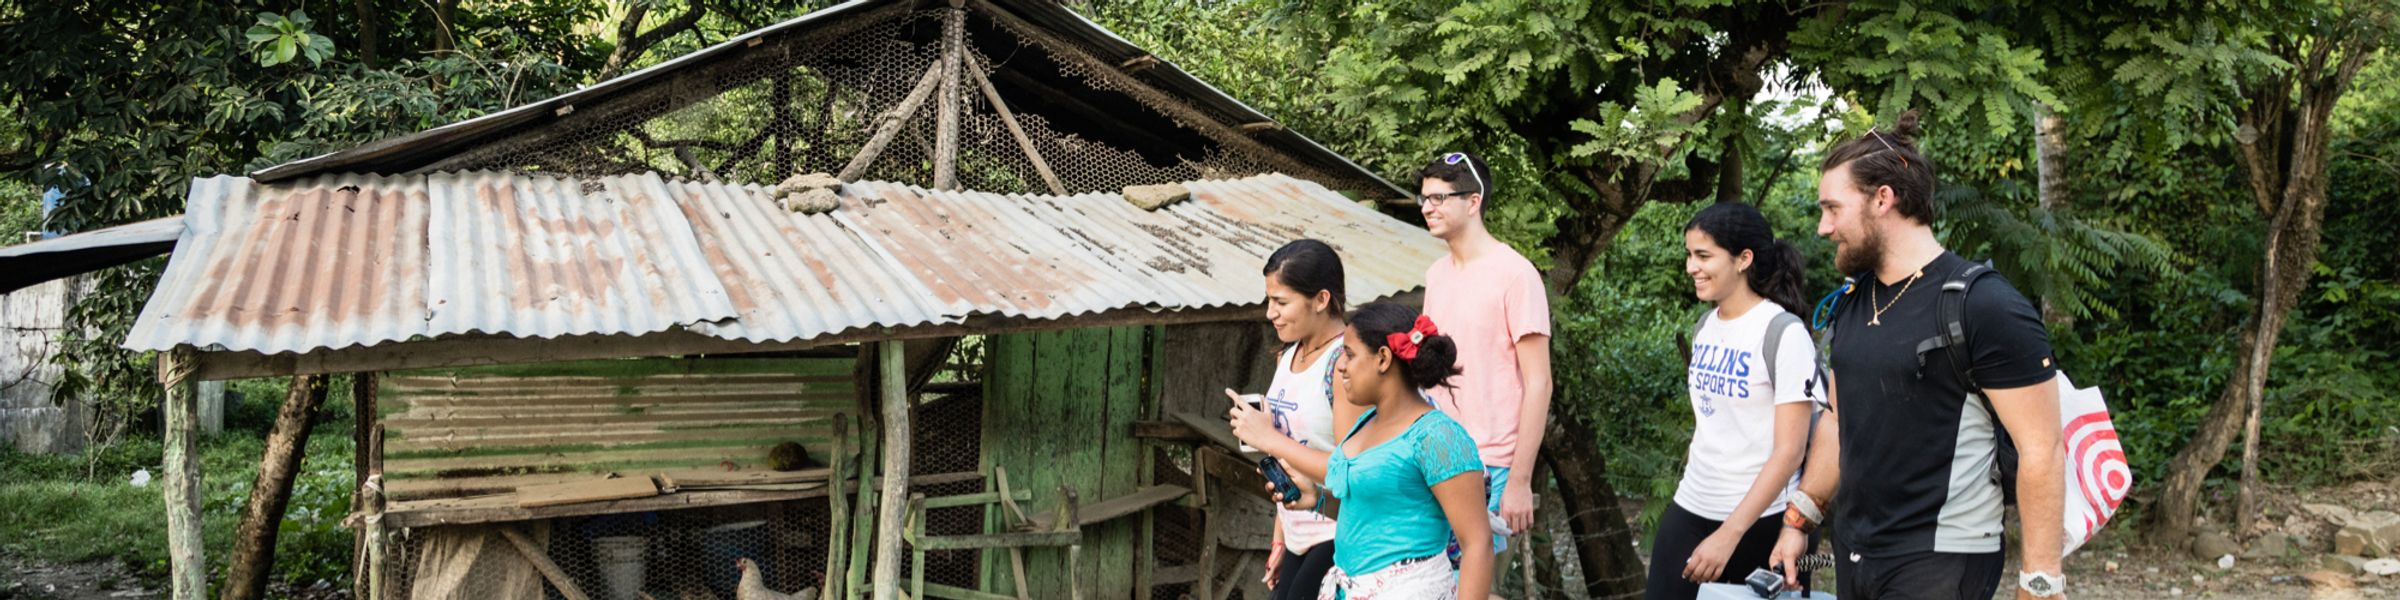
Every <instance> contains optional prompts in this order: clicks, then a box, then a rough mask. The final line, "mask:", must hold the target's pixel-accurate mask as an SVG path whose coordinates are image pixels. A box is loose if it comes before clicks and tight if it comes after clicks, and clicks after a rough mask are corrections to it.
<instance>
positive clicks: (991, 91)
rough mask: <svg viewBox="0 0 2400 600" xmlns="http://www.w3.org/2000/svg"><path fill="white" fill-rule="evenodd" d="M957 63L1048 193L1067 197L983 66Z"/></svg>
mask: <svg viewBox="0 0 2400 600" xmlns="http://www.w3.org/2000/svg"><path fill="white" fill-rule="evenodd" d="M959 63H960V64H962V65H965V66H966V71H967V74H968V75H971V76H974V77H975V87H977V88H981V89H982V90H983V99H984V101H985V102H990V103H992V112H996V113H1000V124H1002V125H1007V126H1008V135H1009V137H1013V138H1017V148H1018V149H1021V150H1024V151H1025V160H1026V161H1028V162H1032V163H1033V171H1034V173H1036V174H1039V175H1041V176H1042V183H1043V184H1045V185H1048V186H1050V193H1052V194H1056V195H1060V196H1065V195H1067V186H1066V185H1065V184H1062V183H1059V181H1058V174H1057V173H1053V172H1051V171H1050V161H1046V160H1042V151H1041V150H1040V149H1037V148H1035V147H1034V146H1033V138H1032V137H1031V136H1027V135H1025V128H1024V127H1022V126H1019V125H1018V124H1017V114H1016V113H1014V112H1010V111H1009V110H1008V102H1006V101H1003V100H1001V99H1000V90H999V89H998V88H994V87H992V78H990V77H987V76H985V75H984V74H983V65H979V64H975V61H973V60H962V61H959Z"/></svg>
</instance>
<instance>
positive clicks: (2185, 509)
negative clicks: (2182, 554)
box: [2150, 31, 2376, 548]
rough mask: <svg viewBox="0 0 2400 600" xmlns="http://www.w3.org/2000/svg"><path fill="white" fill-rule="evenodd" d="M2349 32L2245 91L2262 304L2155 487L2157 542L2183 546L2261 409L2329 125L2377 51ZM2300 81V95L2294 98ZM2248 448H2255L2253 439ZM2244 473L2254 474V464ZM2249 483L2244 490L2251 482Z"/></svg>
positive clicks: (2307, 243) (2318, 220) (2246, 163)
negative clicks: (2262, 229) (2203, 413)
mask: <svg viewBox="0 0 2400 600" xmlns="http://www.w3.org/2000/svg"><path fill="white" fill-rule="evenodd" d="M2349 35H2351V36H2352V37H2349V38H2346V39H2324V40H2318V41H2317V43H2319V44H2325V45H2330V46H2332V47H2333V48H2335V49H2338V51H2320V52H2316V53H2314V54H2311V55H2310V56H2308V57H2307V58H2306V59H2305V60H2294V61H2292V62H2293V63H2294V64H2295V65H2299V66H2298V67H2297V68H2296V69H2295V71H2294V72H2293V73H2291V74H2290V78H2289V79H2281V80H2272V81H2269V82H2264V83H2263V84H2262V85H2260V86H2258V87H2256V88H2254V89H2251V90H2248V91H2249V92H2250V93H2249V94H2247V96H2248V97H2249V98H2251V106H2249V107H2248V108H2245V109H2244V110H2243V114H2242V115H2241V122H2242V123H2243V129H2244V130H2245V131H2246V133H2247V134H2248V138H2249V139H2248V140H2246V141H2244V142H2243V143H2242V148H2241V151H2242V156H2243V171H2244V172H2245V173H2246V174H2247V175H2248V176H2249V179H2250V183H2251V189H2252V190H2253V194H2254V195H2257V196H2259V197H2258V198H2257V201H2258V203H2259V205H2260V207H2261V208H2262V209H2263V212H2264V213H2265V215H2264V216H2266V217H2267V218H2268V230H2267V241H2266V245H2265V246H2266V248H2265V253H2264V256H2262V257H2261V263H2262V266H2261V268H2260V269H2259V284H2258V286H2259V292H2258V294H2257V298H2258V306H2257V310H2256V312H2254V313H2252V315H2251V319H2250V323H2249V326H2248V327H2246V328H2244V329H2243V331H2242V338H2241V345H2240V346H2239V353H2238V356H2239V357H2240V359H2239V362H2238V363H2236V365H2235V366H2234V372H2233V376H2232V377H2229V378H2227V381H2226V387H2225V392H2224V394H2222V395H2220V396H2218V398H2217V402H2216V404H2215V405H2214V406H2211V407H2209V410H2208V416H2207V417H2205V418H2203V419H2202V420H2201V423H2200V431H2199V434H2198V435H2196V436H2194V438H2193V439H2192V442H2191V443H2190V444H2187V445H2185V446H2184V447H2183V450H2182V451H2180V452H2177V453H2176V454H2175V459H2174V460H2173V461H2172V462H2169V463H2168V465H2167V477H2166V481H2164V482H2161V483H2162V485H2161V486H2160V487H2161V489H2160V490H2159V511H2158V513H2157V515H2156V517H2155V521H2154V522H2153V523H2152V527H2151V532H2150V538H2151V541H2152V542H2153V543H2157V544H2162V545H2165V546H2168V547H2170V548H2181V547H2183V546H2184V545H2185V544H2186V543H2188V542H2189V541H2190V531H2191V527H2192V524H2193V519H2194V518H2195V517H2196V516H2197V515H2198V509H2199V505H2200V488H2201V485H2202V484H2203V483H2204V482H2206V481H2207V478H2208V473H2209V471H2210V470H2212V469H2214V468H2215V467H2216V466H2217V464H2218V463H2219V462H2222V461H2223V460H2224V459H2225V451H2226V447H2227V446H2228V445H2230V444H2231V443H2232V441H2233V435H2234V433H2235V432H2236V430H2237V429H2239V428H2241V426H2242V425H2243V421H2244V420H2246V419H2242V420H2237V419H2241V418H2242V416H2244V415H2245V414H2248V413H2251V412H2253V411H2257V410H2259V407H2258V406H2257V404H2258V403H2260V402H2263V401H2264V399H2265V396H2266V380H2267V373H2268V368H2269V367H2270V366H2271V364H2272V362H2273V360H2274V357H2275V340H2276V337H2277V336H2279V335H2281V334H2282V333H2283V324H2284V318H2285V317H2286V316H2288V315H2289V314H2290V312H2291V307H2292V306H2293V305H2294V304H2296V303H2298V300H2299V296H2300V292H2301V291H2302V290H2304V289H2306V288H2307V287H2308V280H2309V277H2310V276H2311V275H2312V274H2313V273H2312V271H2313V269H2312V266H2313V265H2315V264H2316V261H2317V251H2318V242H2319V238H2320V237H2321V235H2322V234H2323V231H2324V220H2325V185H2326V181H2325V164H2326V158H2327V154H2328V149H2329V148H2330V147H2331V145H2332V143H2331V142H2332V126H2331V124H2330V123H2328V121H2329V120H2330V119H2331V117H2332V114H2333V108H2334V105H2335V104H2336V103H2337V102H2339V101H2340V100H2341V96H2342V93H2343V92H2344V91H2345V90H2347V89H2348V88H2349V85H2350V81H2351V79H2353V78H2354V77H2356V76H2357V74H2358V70H2359V68H2360V67H2361V66H2363V65H2364V64H2365V61H2366V58H2367V57H2368V55H2371V54H2373V53H2374V52H2375V50H2376V45H2375V43H2374V41H2373V38H2372V37H2371V34H2364V33H2358V32H2355V31H2353V32H2351V33H2350V34H2349ZM2333 56H2338V57H2340V58H2339V60H2340V62H2338V63H2335V64H2327V61H2328V60H2329V58H2330V57H2333ZM2286 58H2299V57H2286ZM2294 84H2297V86H2298V89H2297V92H2298V93H2297V94H2294V93H2293V92H2294V91H2295V90H2293V89H2292V86H2293V85H2294ZM2286 102H2290V104H2285V103H2286ZM2283 165H2289V167H2288V168H2285V167H2282V166H2283ZM2252 430H2253V431H2255V428H2254V427H2253V428H2252ZM2246 444H2247V445H2250V446H2255V445H2257V444H2258V441H2257V439H2256V437H2255V434H2253V437H2251V438H2250V439H2249V440H2248V441H2247V442H2246ZM2244 454H2245V455H2246V456H2247V457H2249V458H2248V460H2255V459H2256V449H2254V448H2253V449H2246V450H2245V451H2244ZM2244 470H2245V471H2248V472H2251V473H2255V463H2253V464H2251V465H2248V466H2245V467H2244ZM2243 485H2244V488H2245V493H2246V494H2247V493H2248V490H2247V488H2248V487H2250V485H2251V482H2249V481H2245V482H2244V484H2243ZM2255 507H2256V504H2255V503H2245V506H2243V507H2242V508H2241V509H2240V512H2247V511H2249V510H2252V509H2254V508H2255ZM2236 525H2239V523H2236Z"/></svg>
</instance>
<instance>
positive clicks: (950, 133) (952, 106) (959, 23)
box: [933, 0, 967, 190]
mask: <svg viewBox="0 0 2400 600" xmlns="http://www.w3.org/2000/svg"><path fill="white" fill-rule="evenodd" d="M961 1H962V0H951V1H950V12H949V13H948V14H945V15H943V16H942V104H941V112H940V113H938V114H935V115H934V126H933V189H937V190H955V189H958V119H959V114H958V113H959V111H960V110H961V109H963V108H964V107H962V106H960V105H959V102H958V101H959V94H958V84H959V79H962V78H964V77H965V75H963V74H961V73H959V71H962V70H963V69H961V68H960V67H959V63H963V62H966V59H965V56H966V48H964V46H966V42H967V11H966V10H965V9H963V8H960V2H961Z"/></svg>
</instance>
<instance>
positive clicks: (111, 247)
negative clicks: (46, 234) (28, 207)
mask: <svg viewBox="0 0 2400 600" xmlns="http://www.w3.org/2000/svg"><path fill="white" fill-rule="evenodd" d="M9 233H12V234H13V233H14V232H9ZM182 234H183V218H182V217H162V218H157V219H151V220H148V221H142V222H138V223H128V224H125V225H118V226H115V227H109V228H106V229H94V230H91V231H86V232H83V233H78V234H74V235H68V236H63V237H58V238H52V239H47V240H42V241H38V242H29V243H24V244H18V245H14V246H9V247H6V248H0V294H6V293H9V292H14V291H17V290H20V289H24V288H26V287H28V286H32V285H35V284H39V283H42V282H45V281H50V280H53V279H58V278H62V277H70V276H74V275H80V274H83V273H89V272H92V271H98V270H101V269H105V268H109V267H114V266H117V265H121V264H125V263H129V262H133V261H137V260H141V259H145V258H150V257H153V256H158V255H160V254H166V253H167V250H169V249H171V248H174V247H175V238H176V236H180V235H182Z"/></svg>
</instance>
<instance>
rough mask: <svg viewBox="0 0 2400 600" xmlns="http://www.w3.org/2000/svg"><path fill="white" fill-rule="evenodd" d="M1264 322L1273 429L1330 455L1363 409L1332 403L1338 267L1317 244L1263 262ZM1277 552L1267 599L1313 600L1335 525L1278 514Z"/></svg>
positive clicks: (1272, 555) (1300, 243)
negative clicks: (1270, 358)
mask: <svg viewBox="0 0 2400 600" xmlns="http://www.w3.org/2000/svg"><path fill="white" fill-rule="evenodd" d="M1265 275H1266V278H1267V282H1266V283H1267V286H1266V287H1267V302H1266V304H1267V322H1268V323H1271V324H1273V325H1274V326H1275V337H1276V339H1278V340H1281V341H1282V342H1283V351H1282V352H1281V353H1279V354H1278V355H1277V357H1276V360H1275V380H1274V382H1273V383H1272V384H1270V385H1269V386H1268V388H1267V393H1266V397H1267V409H1268V410H1270V411H1272V412H1274V414H1275V428H1276V429H1277V430H1279V431H1282V432H1283V434H1284V435H1285V436H1289V437H1290V438H1292V440H1294V441H1297V442H1300V443H1301V444H1302V445H1306V446H1308V447H1310V448H1315V449H1319V450H1331V449H1333V447H1334V444H1335V443H1336V441H1335V438H1334V435H1335V433H1334V432H1337V431H1343V430H1346V429H1347V428H1348V427H1349V426H1350V424H1351V423H1352V422H1354V421H1356V420H1357V419H1358V413H1359V412H1360V411H1361V410H1362V408H1361V407H1357V406H1351V405H1350V403H1348V402H1343V401H1341V400H1340V399H1337V398H1335V396H1336V395H1337V394H1343V392H1341V391H1339V390H1340V387H1341V386H1336V385H1333V374H1334V368H1333V366H1334V364H1335V363H1336V362H1338V361H1339V360H1340V356H1339V355H1340V354H1341V352H1342V343H1341V339H1342V330H1343V329H1344V328H1345V324H1344V322H1343V319H1342V315H1343V312H1344V311H1343V304H1342V301H1343V299H1342V259H1341V257H1340V256H1339V255H1337V254H1335V253H1334V251H1333V247H1331V246H1327V245H1325V243H1324V242H1320V241H1317V240H1308V239H1303V240H1295V241H1293V242H1291V243H1289V244H1284V246H1283V247H1282V248H1279V249H1277V250H1275V253H1274V254H1272V255H1269V256H1268V257H1267V266H1266V269H1265ZM1275 510H1276V518H1275V547H1274V549H1273V550H1271V551H1269V552H1268V554H1267V569H1266V572H1267V576H1266V581H1267V587H1268V590H1269V591H1268V594H1267V597H1268V598H1270V599H1274V600H1280V599H1283V598H1312V599H1313V598H1316V597H1317V589H1318V588H1319V587H1320V586H1321V584H1322V583H1323V581H1324V579H1325V572H1326V570H1327V569H1330V568H1332V567H1333V525H1334V524H1333V519H1332V518H1329V517H1326V516H1324V515H1320V514H1317V513H1315V512H1310V511H1305V510H1291V509H1287V508H1283V507H1280V506H1279V507H1276V509H1275Z"/></svg>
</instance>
